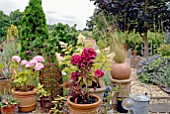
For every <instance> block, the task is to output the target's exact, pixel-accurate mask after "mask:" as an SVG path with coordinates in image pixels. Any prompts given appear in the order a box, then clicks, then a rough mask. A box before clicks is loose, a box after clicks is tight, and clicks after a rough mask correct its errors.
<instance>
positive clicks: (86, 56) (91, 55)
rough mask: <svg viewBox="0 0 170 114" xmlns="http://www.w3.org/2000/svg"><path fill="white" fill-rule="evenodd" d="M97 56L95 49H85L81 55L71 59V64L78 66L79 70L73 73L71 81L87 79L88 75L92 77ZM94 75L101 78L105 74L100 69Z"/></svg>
mask: <svg viewBox="0 0 170 114" xmlns="http://www.w3.org/2000/svg"><path fill="white" fill-rule="evenodd" d="M96 56H97V53H96V52H95V50H94V49H93V48H85V49H84V50H83V52H82V54H81V55H79V54H75V55H73V56H72V58H71V64H72V65H74V66H78V69H79V70H78V71H76V72H72V74H71V79H72V80H77V79H78V77H79V76H82V77H85V76H87V75H90V74H91V69H92V67H93V63H94V59H96ZM93 75H94V76H96V77H99V78H100V77H103V76H104V72H103V71H102V70H100V69H97V70H96V71H95V73H94V74H93Z"/></svg>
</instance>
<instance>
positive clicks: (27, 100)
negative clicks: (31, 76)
mask: <svg viewBox="0 0 170 114" xmlns="http://www.w3.org/2000/svg"><path fill="white" fill-rule="evenodd" d="M12 94H13V96H14V98H15V99H17V100H18V101H19V105H18V109H19V111H20V112H30V111H33V110H35V108H36V105H37V90H33V91H28V92H20V91H15V90H14V89H12Z"/></svg>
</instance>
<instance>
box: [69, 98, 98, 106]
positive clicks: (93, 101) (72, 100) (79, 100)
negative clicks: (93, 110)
mask: <svg viewBox="0 0 170 114" xmlns="http://www.w3.org/2000/svg"><path fill="white" fill-rule="evenodd" d="M70 101H71V102H73V103H74V102H75V98H70ZM97 101H98V99H97V98H96V97H93V96H91V97H89V99H88V100H85V99H82V98H81V97H79V98H78V100H77V103H76V104H93V103H95V102H97Z"/></svg>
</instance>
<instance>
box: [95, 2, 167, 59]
mask: <svg viewBox="0 0 170 114" xmlns="http://www.w3.org/2000/svg"><path fill="white" fill-rule="evenodd" d="M92 1H95V2H94V4H95V5H97V6H98V10H97V12H100V11H104V12H105V13H107V14H111V15H114V17H115V18H116V20H117V28H119V29H120V30H122V31H125V30H128V31H132V30H133V29H135V30H136V32H139V33H140V34H141V36H142V38H143V43H144V47H145V56H148V55H149V54H148V41H147V40H148V39H147V32H148V30H150V31H154V32H155V31H167V30H170V11H169V10H168V4H169V2H168V0H92Z"/></svg>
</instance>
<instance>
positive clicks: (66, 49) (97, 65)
mask: <svg viewBox="0 0 170 114" xmlns="http://www.w3.org/2000/svg"><path fill="white" fill-rule="evenodd" d="M84 42H85V37H83V36H82V35H79V37H78V44H77V46H76V49H75V51H74V53H76V54H80V53H82V51H83V48H84V47H85V44H84ZM61 44H62V45H61V47H63V54H59V53H56V57H57V59H58V61H59V64H60V66H64V67H62V75H63V77H64V80H66V79H67V80H70V75H71V74H72V71H73V70H76V69H75V68H77V67H75V65H73V64H70V61H71V59H72V55H74V54H72V52H73V49H74V48H73V47H72V45H67V44H65V43H61ZM88 48H91V47H89V46H88V47H87V49H88ZM91 49H92V48H91ZM92 50H94V49H92ZM95 53H96V55H97V56H96V58H95V59H94V60H93V65H92V67H93V70H95V69H96V70H97V69H103V70H110V61H109V59H108V57H107V55H106V53H105V52H104V51H102V50H101V51H100V50H99V49H98V50H96V51H95ZM61 55H62V56H61ZM63 55H64V56H63ZM66 77H67V78H66ZM93 78H96V77H93ZM93 80H94V81H95V80H96V82H94V81H93V82H92V85H93V87H94V86H95V90H94V88H93V87H92V86H88V87H89V91H90V92H92V93H94V94H95V95H98V96H99V97H101V98H103V95H104V91H105V90H106V85H105V81H104V79H103V77H100V78H99V79H97V78H96V79H93ZM90 83H91V82H90Z"/></svg>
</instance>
